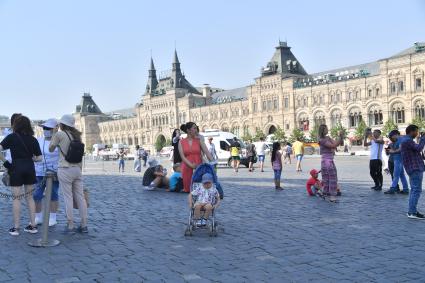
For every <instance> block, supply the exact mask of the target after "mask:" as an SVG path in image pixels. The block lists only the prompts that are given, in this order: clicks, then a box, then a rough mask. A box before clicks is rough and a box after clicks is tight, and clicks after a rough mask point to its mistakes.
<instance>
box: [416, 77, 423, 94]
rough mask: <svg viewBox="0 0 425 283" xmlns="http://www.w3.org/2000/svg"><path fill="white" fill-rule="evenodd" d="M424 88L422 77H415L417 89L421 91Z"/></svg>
mask: <svg viewBox="0 0 425 283" xmlns="http://www.w3.org/2000/svg"><path fill="white" fill-rule="evenodd" d="M421 90H422V79H421V78H416V79H415V91H421Z"/></svg>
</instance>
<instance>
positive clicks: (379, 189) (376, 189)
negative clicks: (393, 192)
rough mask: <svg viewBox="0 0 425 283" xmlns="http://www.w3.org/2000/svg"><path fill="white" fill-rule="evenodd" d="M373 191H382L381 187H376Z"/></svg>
mask: <svg viewBox="0 0 425 283" xmlns="http://www.w3.org/2000/svg"><path fill="white" fill-rule="evenodd" d="M374 190H375V191H382V187H376V188H375V189H374Z"/></svg>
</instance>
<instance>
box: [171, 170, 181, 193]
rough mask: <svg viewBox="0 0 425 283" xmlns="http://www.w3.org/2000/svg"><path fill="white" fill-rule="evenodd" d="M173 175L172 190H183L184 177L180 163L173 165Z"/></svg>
mask: <svg viewBox="0 0 425 283" xmlns="http://www.w3.org/2000/svg"><path fill="white" fill-rule="evenodd" d="M173 171H174V173H173V175H171V177H170V192H176V193H178V192H180V191H182V190H183V179H182V173H181V166H180V163H175V164H174V165H173Z"/></svg>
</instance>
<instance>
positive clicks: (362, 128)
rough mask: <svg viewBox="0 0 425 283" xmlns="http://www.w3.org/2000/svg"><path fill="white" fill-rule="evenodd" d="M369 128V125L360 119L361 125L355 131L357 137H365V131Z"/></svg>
mask: <svg viewBox="0 0 425 283" xmlns="http://www.w3.org/2000/svg"><path fill="white" fill-rule="evenodd" d="M366 129H367V125H366V123H365V121H363V119H362V120H360V122H359V125H358V126H357V128H356V132H355V133H354V136H355V137H356V139H358V140H359V139H362V138H363V137H364V134H365V131H366Z"/></svg>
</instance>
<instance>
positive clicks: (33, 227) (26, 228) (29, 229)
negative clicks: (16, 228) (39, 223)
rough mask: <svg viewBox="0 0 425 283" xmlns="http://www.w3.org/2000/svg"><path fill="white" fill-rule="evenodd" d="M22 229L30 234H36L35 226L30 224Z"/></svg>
mask: <svg viewBox="0 0 425 283" xmlns="http://www.w3.org/2000/svg"><path fill="white" fill-rule="evenodd" d="M24 231H25V232H27V233H30V234H36V233H37V232H38V230H37V227H36V226H31V225H28V226H27V227H25V229H24Z"/></svg>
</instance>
